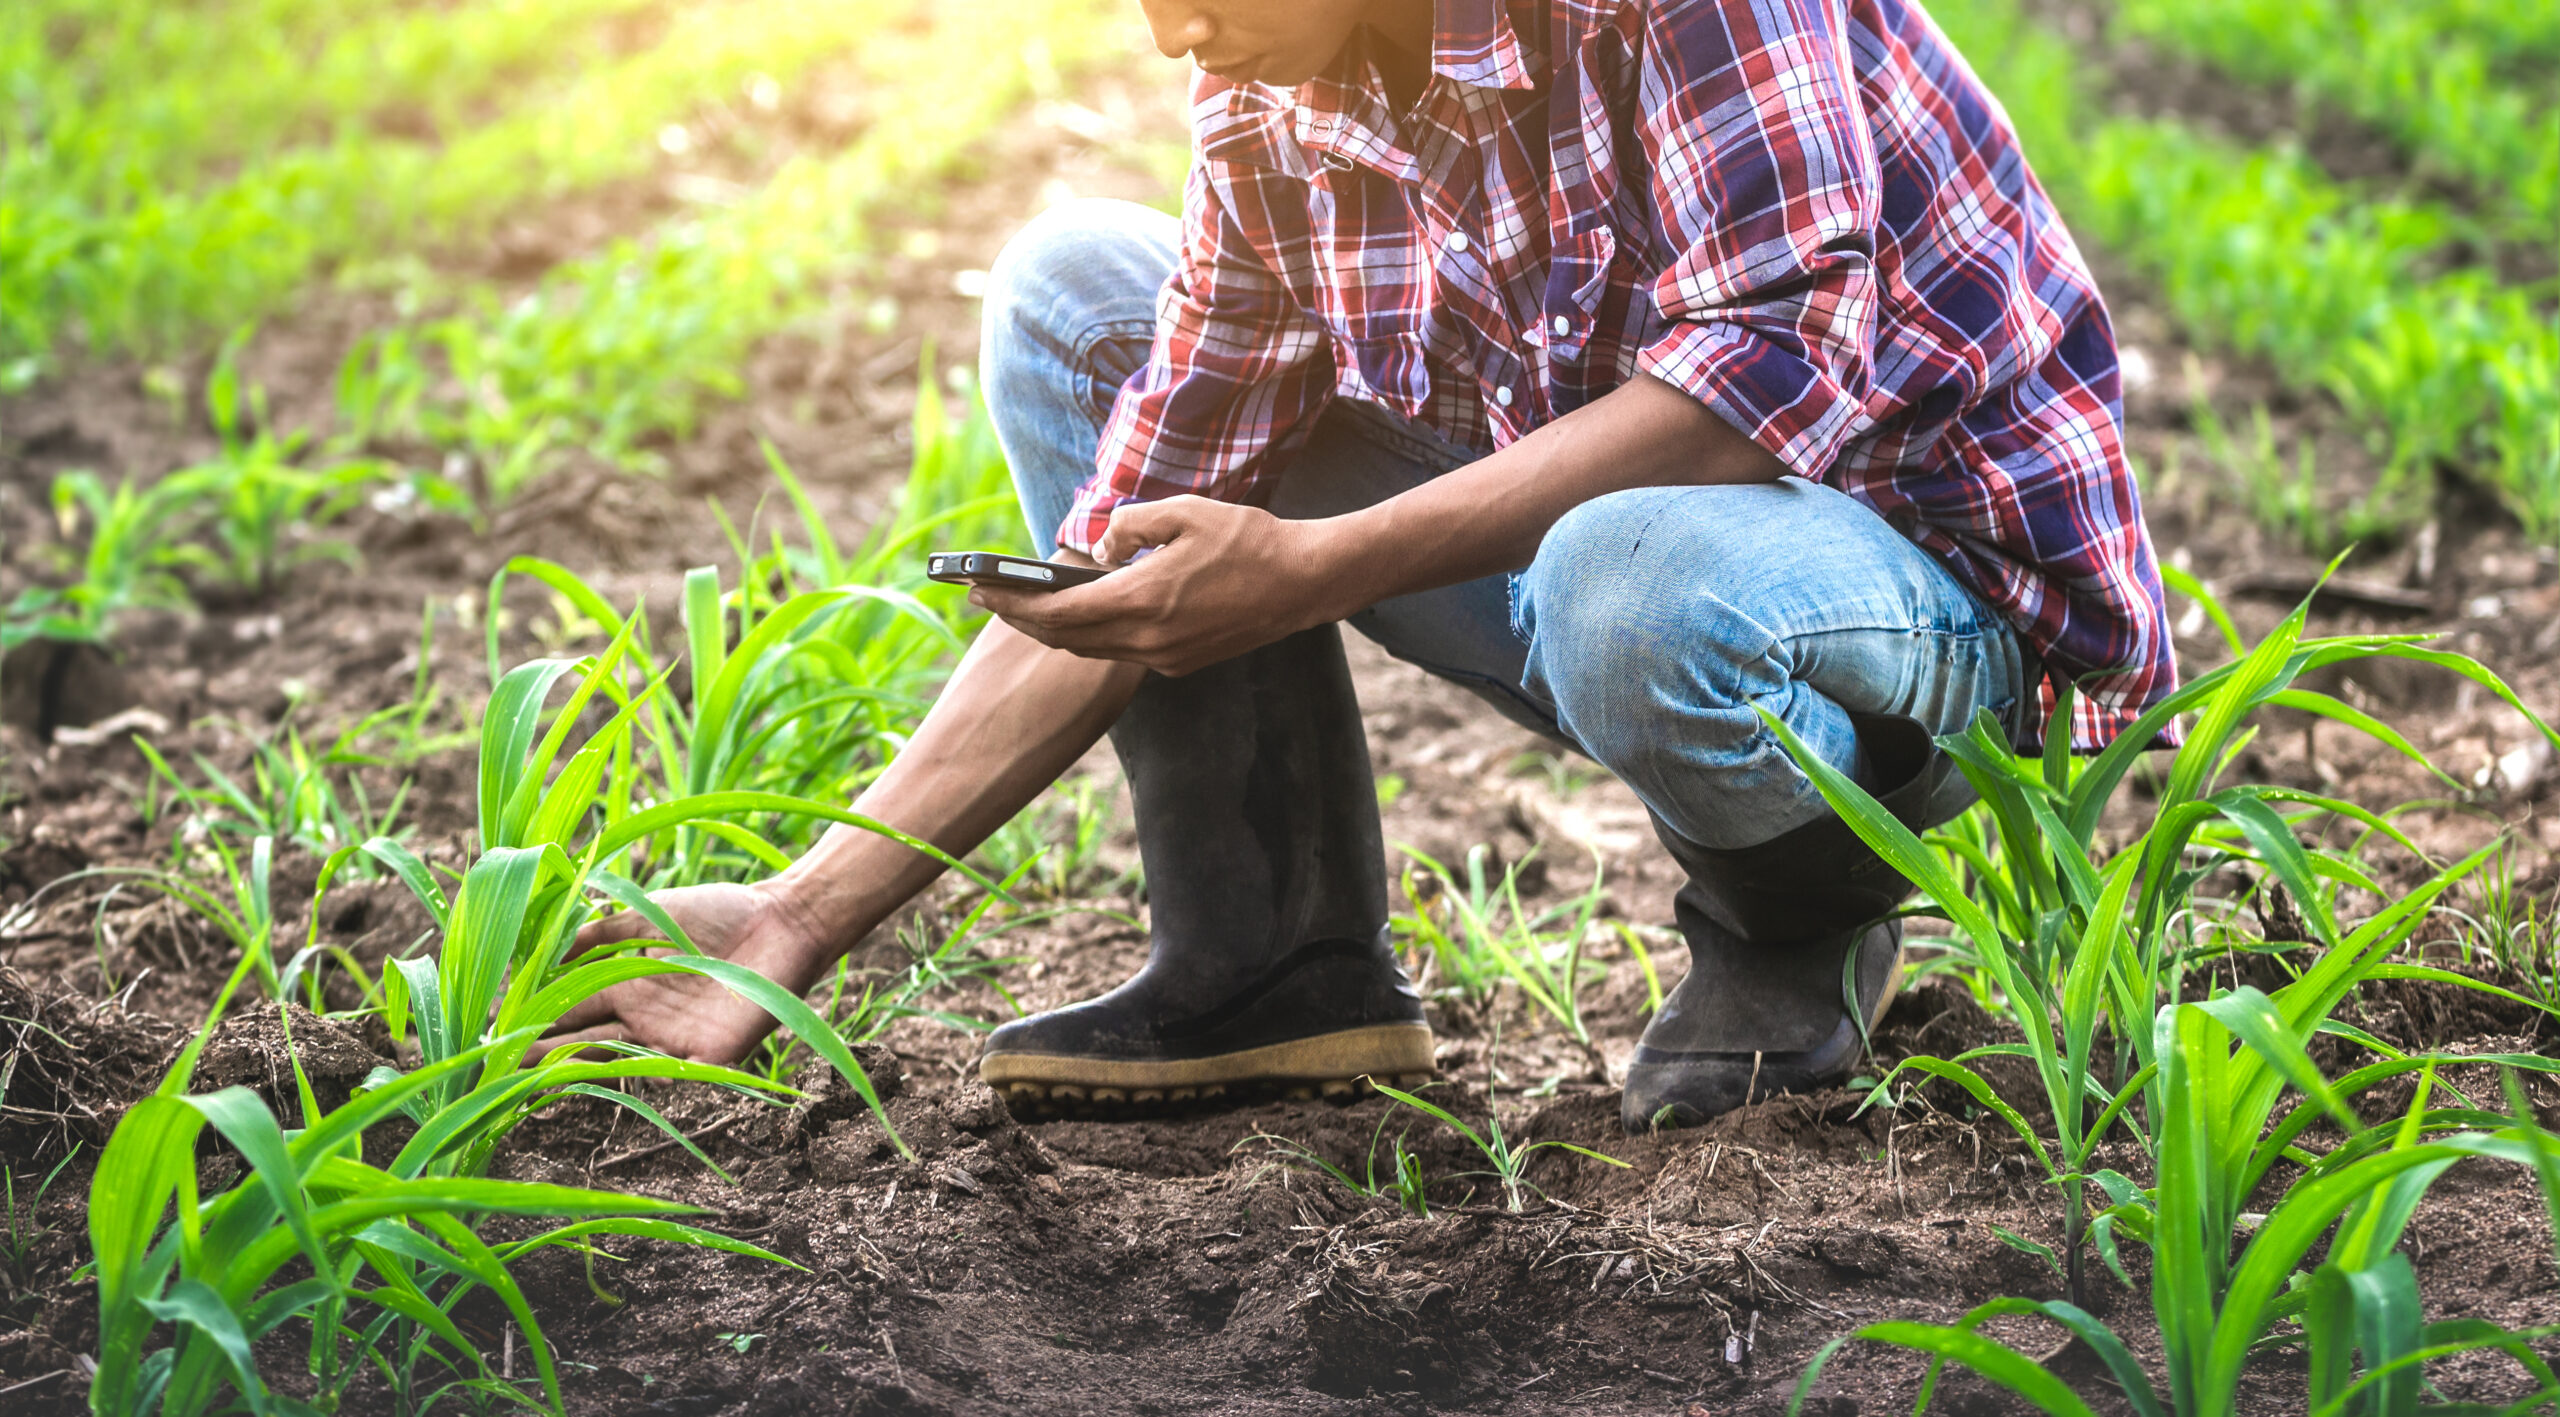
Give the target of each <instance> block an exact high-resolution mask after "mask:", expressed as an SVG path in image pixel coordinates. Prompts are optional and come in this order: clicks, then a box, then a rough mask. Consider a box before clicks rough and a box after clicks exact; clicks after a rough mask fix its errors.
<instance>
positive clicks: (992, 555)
mask: <svg viewBox="0 0 2560 1417" xmlns="http://www.w3.org/2000/svg"><path fill="white" fill-rule="evenodd" d="M924 573H925V575H926V577H927V578H928V579H931V580H937V581H941V582H943V583H944V584H946V585H986V586H1009V587H1011V588H1013V589H1015V590H1065V589H1066V588H1067V587H1069V586H1078V585H1083V584H1085V583H1087V582H1088V581H1098V580H1100V579H1102V576H1103V573H1102V572H1100V571H1098V570H1095V569H1093V568H1091V567H1089V566H1069V565H1064V564H1062V563H1060V562H1056V561H1035V560H1033V559H1031V558H1030V557H1028V556H1007V555H1005V554H1004V553H1003V552H1000V551H937V552H935V553H934V554H932V555H930V556H928V557H926V558H925V563H924Z"/></svg>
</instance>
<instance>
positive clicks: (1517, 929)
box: [1394, 845, 1653, 1049]
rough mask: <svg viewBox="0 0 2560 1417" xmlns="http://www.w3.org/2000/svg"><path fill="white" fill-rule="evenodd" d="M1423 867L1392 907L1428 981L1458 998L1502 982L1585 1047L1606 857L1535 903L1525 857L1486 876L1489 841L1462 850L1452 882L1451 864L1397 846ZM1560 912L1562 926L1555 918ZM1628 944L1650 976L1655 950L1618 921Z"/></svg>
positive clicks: (1484, 994)
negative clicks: (1585, 881)
mask: <svg viewBox="0 0 2560 1417" xmlns="http://www.w3.org/2000/svg"><path fill="white" fill-rule="evenodd" d="M1401 849H1402V850H1403V851H1404V853H1405V855H1407V856H1409V857H1411V858H1413V860H1414V862H1416V863H1418V864H1419V865H1420V866H1421V867H1422V869H1423V870H1424V871H1425V872H1426V873H1427V874H1426V875H1424V876H1422V877H1420V878H1417V877H1416V876H1415V874H1414V869H1413V867H1412V866H1410V865H1408V866H1407V867H1406V868H1405V872H1404V892H1405V898H1406V899H1407V900H1409V901H1411V902H1413V913H1412V914H1409V915H1399V916H1397V917H1395V921H1394V925H1395V931H1396V934H1397V936H1398V937H1399V940H1400V942H1401V945H1402V948H1403V949H1404V950H1406V951H1408V952H1411V953H1414V954H1417V955H1420V956H1421V959H1420V960H1418V961H1417V962H1416V968H1415V973H1416V975H1417V976H1418V977H1421V978H1423V979H1424V980H1425V981H1426V987H1428V982H1429V981H1430V980H1431V977H1432V976H1434V975H1436V976H1437V979H1438V980H1439V981H1445V983H1444V984H1443V987H1445V988H1446V989H1448V990H1450V991H1452V992H1455V993H1456V994H1458V995H1459V996H1460V997H1462V998H1466V999H1469V1000H1475V1001H1482V1000H1485V999H1489V998H1491V997H1492V995H1493V993H1494V991H1495V990H1496V989H1498V988H1499V987H1501V985H1503V984H1504V983H1506V982H1508V983H1509V984H1511V985H1512V986H1513V987H1514V988H1517V989H1518V990H1519V991H1520V994H1521V996H1522V997H1523V998H1526V999H1527V1000H1528V1001H1529V1002H1530V1003H1532V1004H1534V1005H1536V1006H1537V1007H1538V1008H1539V1009H1540V1010H1542V1011H1543V1012H1545V1013H1546V1014H1547V1016H1548V1017H1550V1018H1552V1019H1554V1020H1555V1021H1556V1022H1557V1023H1558V1024H1560V1025H1561V1026H1562V1027H1563V1028H1564V1031H1565V1032H1566V1033H1567V1034H1568V1035H1570V1036H1571V1037H1572V1039H1573V1041H1574V1042H1576V1043H1578V1044H1581V1045H1582V1046H1583V1047H1584V1048H1585V1049H1588V1048H1590V1047H1591V1030H1590V1028H1589V1026H1588V1025H1586V1024H1585V1023H1584V1022H1583V1018H1582V988H1583V986H1584V985H1585V984H1588V983H1591V982H1592V981H1594V980H1596V979H1599V978H1601V977H1603V976H1605V975H1606V974H1607V968H1606V966H1604V965H1602V964H1600V963H1599V962H1598V961H1597V960H1592V959H1589V958H1587V957H1586V956H1585V955H1584V954H1583V948H1584V942H1585V941H1586V940H1588V939H1589V938H1590V935H1591V930H1592V925H1593V917H1594V916H1596V915H1597V914H1598V913H1599V909H1600V897H1601V894H1602V866H1601V864H1600V859H1599V856H1598V854H1597V853H1594V854H1593V856H1592V863H1591V888H1590V889H1589V890H1586V891H1584V892H1583V893H1582V894H1580V895H1578V896H1575V897H1574V898H1572V899H1571V900H1567V901H1564V902H1562V903H1560V904H1557V905H1551V906H1548V907H1547V908H1546V909H1544V910H1539V911H1531V910H1530V909H1529V908H1528V907H1527V906H1525V905H1523V904H1522V903H1521V900H1520V868H1521V867H1522V866H1523V865H1524V864H1526V860H1525V858H1524V859H1523V860H1522V861H1515V862H1512V863H1511V864H1510V865H1508V866H1506V867H1504V868H1503V872H1502V880H1501V882H1500V883H1499V884H1498V885H1497V884H1492V883H1490V882H1489V881H1488V879H1487V877H1488V874H1489V873H1488V870H1487V866H1488V863H1489V862H1490V861H1491V859H1492V855H1493V849H1492V848H1491V847H1489V846H1484V845H1478V846H1476V847H1474V848H1472V849H1470V850H1469V851H1468V852H1467V885H1466V889H1465V890H1464V891H1461V890H1459V889H1458V885H1457V882H1456V880H1455V878H1454V877H1453V876H1452V875H1451V873H1450V871H1449V869H1448V868H1447V867H1445V866H1443V865H1441V864H1440V863H1439V862H1437V861H1434V860H1432V859H1431V858H1430V857H1428V856H1425V855H1423V854H1422V853H1421V852H1419V851H1416V850H1414V849H1413V848H1412V847H1410V846H1407V847H1403V848H1401ZM1559 921H1561V922H1563V924H1562V926H1561V927H1560V928H1559V926H1558V923H1557V922H1559ZM1620 935H1621V938H1622V939H1624V940H1625V941H1626V943H1627V946H1628V949H1629V951H1630V952H1631V953H1633V954H1634V955H1635V956H1636V957H1637V959H1638V960H1639V962H1640V963H1641V964H1642V965H1643V967H1644V971H1645V974H1646V977H1647V978H1648V979H1650V978H1651V977H1652V976H1653V966H1652V960H1651V957H1650V956H1649V955H1647V954H1646V952H1645V948H1644V945H1643V944H1642V942H1640V941H1639V940H1638V939H1637V938H1636V936H1635V934H1634V932H1632V931H1623V930H1622V931H1621V932H1620Z"/></svg>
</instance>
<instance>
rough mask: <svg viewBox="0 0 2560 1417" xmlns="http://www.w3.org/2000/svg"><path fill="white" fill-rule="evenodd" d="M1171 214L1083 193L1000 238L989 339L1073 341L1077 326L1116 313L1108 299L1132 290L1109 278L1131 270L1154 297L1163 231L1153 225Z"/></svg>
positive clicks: (992, 275)
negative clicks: (1006, 238) (1025, 337)
mask: <svg viewBox="0 0 2560 1417" xmlns="http://www.w3.org/2000/svg"><path fill="white" fill-rule="evenodd" d="M1170 220H1171V218H1169V217H1166V216H1165V215H1164V214H1163V213H1161V212H1158V211H1155V210H1153V209H1152V208H1148V207H1142V206H1139V205H1138V204H1136V203H1134V202H1123V201H1115V200H1112V199H1109V198H1103V197H1080V198H1077V199H1075V200H1073V201H1068V202H1061V203H1059V204H1058V205H1056V206H1054V207H1051V208H1049V209H1048V210H1047V211H1044V212H1042V213H1040V214H1039V215H1038V216H1036V217H1033V218H1032V219H1031V220H1030V221H1029V222H1028V223H1026V224H1024V226H1023V228H1022V230H1020V231H1018V232H1015V233H1014V235H1013V239H1011V240H1009V241H1007V242H1005V244H1004V249H1003V250H1001V251H999V252H997V253H996V259H995V261H994V263H993V264H992V265H991V266H989V267H988V270H987V293H986V308H985V319H986V331H985V333H986V342H987V345H988V347H989V349H990V351H993V350H994V348H995V346H996V345H998V344H999V343H1000V342H1002V341H1005V340H1008V339H1013V338H1019V337H1021V336H1023V335H1026V334H1027V335H1030V336H1032V337H1033V338H1035V339H1041V338H1043V337H1045V341H1044V342H1071V341H1072V340H1074V339H1075V338H1076V332H1077V329H1078V327H1080V326H1089V325H1093V324H1096V323H1101V322H1104V321H1107V320H1109V319H1110V318H1113V317H1114V315H1116V314H1118V313H1119V312H1117V311H1114V310H1112V309H1110V306H1111V305H1112V304H1113V298H1114V297H1118V298H1119V299H1120V300H1121V301H1122V302H1123V303H1125V300H1126V298H1127V296H1128V294H1130V293H1131V292H1126V291H1119V290H1115V289H1111V287H1113V286H1115V285H1118V284H1128V283H1130V282H1127V281H1121V282H1114V281H1112V280H1110V279H1108V277H1109V276H1110V275H1111V274H1114V273H1122V272H1127V273H1130V274H1131V275H1132V276H1133V277H1134V278H1135V280H1137V281H1142V282H1143V283H1144V285H1145V293H1146V296H1147V298H1148V299H1149V300H1150V301H1152V298H1153V293H1154V289H1155V287H1156V286H1157V285H1158V284H1161V282H1162V275H1161V274H1160V272H1161V271H1162V270H1163V269H1164V268H1165V261H1164V254H1163V249H1162V248H1163V245H1164V241H1165V237H1164V234H1163V233H1162V232H1161V231H1159V230H1157V229H1156V228H1158V227H1160V226H1161V225H1162V224H1164V223H1165V222H1167V221H1170Z"/></svg>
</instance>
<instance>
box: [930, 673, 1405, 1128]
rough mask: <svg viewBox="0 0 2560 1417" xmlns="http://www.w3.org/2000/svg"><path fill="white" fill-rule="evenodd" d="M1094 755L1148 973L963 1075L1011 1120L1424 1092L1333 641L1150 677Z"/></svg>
mask: <svg viewBox="0 0 2560 1417" xmlns="http://www.w3.org/2000/svg"><path fill="white" fill-rule="evenodd" d="M1111 744H1112V747H1113V748H1115V749H1117V750H1118V752H1119V754H1120V765H1121V768H1122V769H1123V770H1124V771H1125V772H1126V773H1127V774H1128V779H1129V792H1130V796H1131V798H1132V799H1133V800H1134V802H1135V804H1136V809H1137V826H1138V854H1139V856H1140V858H1141V859H1142V860H1143V861H1144V862H1145V864H1146V871H1147V899H1148V903H1149V906H1150V909H1151V927H1150V932H1149V934H1150V945H1151V948H1150V951H1149V953H1148V956H1147V963H1146V967H1145V968H1144V969H1141V970H1140V971H1138V974H1137V977H1136V978H1133V979H1131V980H1130V981H1129V982H1128V983H1126V984H1123V985H1121V986H1120V987H1119V988H1117V989H1114V990H1112V991H1111V992H1110V993H1108V994H1105V995H1103V996H1102V997H1100V998H1098V999H1090V1000H1087V1001H1085V1002H1083V1003H1080V1004H1071V1005H1068V1006H1067V1007H1065V1008H1062V1009H1056V1010H1052V1011H1050V1012H1048V1013H1044V1014H1036V1015H1033V1016H1032V1017H1030V1018H1024V1019H1016V1020H1015V1021H1013V1022H1011V1023H1008V1024H1005V1025H1004V1026H1002V1027H1000V1028H998V1029H997V1030H996V1031H995V1032H994V1033H992V1034H990V1035H989V1036H988V1038H987V1042H986V1049H985V1052H984V1053H983V1054H982V1055H981V1056H980V1058H979V1063H978V1071H979V1076H981V1077H983V1078H985V1079H986V1081H987V1083H988V1085H989V1086H991V1087H993V1088H995V1090H996V1091H997V1092H998V1093H999V1094H1001V1095H1002V1096H1004V1097H1005V1099H1006V1100H1007V1101H1008V1102H1010V1103H1011V1104H1013V1106H1014V1107H1015V1109H1016V1110H1017V1111H1028V1112H1038V1111H1043V1110H1086V1109H1105V1110H1107V1109H1112V1108H1117V1107H1146V1106H1150V1105H1170V1104H1176V1103H1186V1102H1200V1101H1208V1100H1213V1099H1217V1098H1221V1097H1241V1096H1245V1095H1251V1094H1255V1093H1261V1092H1270V1091H1283V1092H1296V1091H1300V1090H1304V1091H1305V1092H1307V1093H1309V1094H1311V1095H1312V1094H1313V1093H1316V1092H1319V1091H1321V1092H1323V1093H1326V1094H1328V1095H1347V1094H1349V1093H1351V1092H1353V1091H1354V1090H1355V1088H1356V1086H1357V1080H1358V1079H1360V1078H1362V1077H1364V1076H1365V1077H1374V1078H1377V1079H1380V1080H1382V1081H1392V1080H1396V1079H1406V1080H1410V1081H1414V1082H1419V1081H1422V1080H1423V1079H1424V1078H1426V1077H1427V1076H1428V1075H1429V1074H1430V1072H1431V1068H1432V1061H1431V1054H1432V1037H1431V1028H1430V1025H1428V1024H1427V1023H1425V1022H1424V1021H1423V1015H1422V1000H1421V997H1420V995H1419V994H1418V993H1416V991H1415V990H1414V987H1413V984H1412V981H1410V980H1408V979H1407V978H1406V977H1405V974H1404V970H1403V968H1402V967H1401V966H1399V965H1398V964H1397V962H1396V956H1395V950H1394V947H1393V945H1392V943H1391V942H1390V940H1389V937H1388V933H1387V879H1386V853H1385V850H1384V848H1383V846H1382V844H1381V842H1380V839H1379V829H1378V794H1377V787H1376V784H1375V783H1374V782H1373V781H1372V780H1371V778H1370V771H1369V743H1368V738H1367V735H1366V733H1365V732H1364V730H1363V729H1362V727H1361V723H1360V704H1359V700H1358V699H1357V698H1356V697H1355V696H1354V694H1353V692H1352V688H1351V671H1350V667H1349V666H1348V665H1347V664H1346V663H1345V662H1344V660H1343V656H1342V639H1341V635H1340V633H1339V632H1338V631H1337V630H1336V629H1335V627H1333V626H1331V625H1323V626H1318V627H1317V628H1315V629H1312V630H1306V631H1303V632H1301V633H1299V634H1295V635H1292V636H1290V637H1289V638H1287V639H1285V640H1281V641H1280V642H1278V643H1276V644H1272V645H1266V646H1264V647H1263V648H1261V649H1258V650H1254V651H1252V652H1251V653H1248V654H1243V655H1239V656H1237V657H1236V658H1234V659H1231V660H1228V661H1226V662H1225V663H1223V664H1217V665H1213V666H1211V667H1209V668H1207V669H1203V670H1201V671H1199V672H1198V673H1195V674H1190V675H1186V676H1184V677H1182V678H1178V679H1173V678H1165V677H1163V676H1161V675H1150V676H1148V679H1147V682H1146V684H1145V685H1144V686H1143V687H1142V688H1140V689H1139V690H1138V694H1137V697H1136V698H1134V699H1132V700H1131V701H1130V703H1129V707H1128V709H1127V710H1126V711H1125V712H1123V713H1122V714H1121V716H1120V720H1119V722H1118V723H1117V724H1115V725H1113V727H1112V729H1111Z"/></svg>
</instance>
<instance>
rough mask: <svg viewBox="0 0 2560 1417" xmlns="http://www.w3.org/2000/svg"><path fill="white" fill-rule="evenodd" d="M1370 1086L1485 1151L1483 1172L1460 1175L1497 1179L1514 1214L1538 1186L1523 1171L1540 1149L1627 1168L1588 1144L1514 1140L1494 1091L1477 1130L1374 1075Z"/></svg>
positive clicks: (1505, 1200)
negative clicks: (1495, 1105)
mask: <svg viewBox="0 0 2560 1417" xmlns="http://www.w3.org/2000/svg"><path fill="white" fill-rule="evenodd" d="M1369 1085H1370V1086H1372V1087H1374V1088H1376V1089H1377V1090H1378V1091H1379V1092H1381V1093H1383V1094H1385V1095H1386V1096H1387V1097H1390V1098H1393V1099H1394V1100H1395V1101H1397V1102H1399V1103H1402V1104H1403V1105H1405V1106H1407V1107H1410V1108H1412V1109H1413V1110H1415V1111H1417V1112H1420V1113H1422V1114H1423V1115H1424V1116H1426V1117H1433V1118H1436V1119H1438V1120H1439V1121H1440V1123H1441V1124H1442V1125H1444V1126H1446V1127H1448V1128H1449V1130H1451V1131H1453V1132H1456V1133H1457V1134H1458V1135H1460V1136H1462V1137H1465V1138H1466V1139H1467V1140H1468V1142H1469V1143H1471V1144H1473V1145H1474V1147H1475V1149H1476V1150H1477V1151H1479V1152H1481V1153H1483V1155H1484V1160H1485V1166H1486V1167H1487V1169H1486V1170H1483V1171H1461V1172H1459V1173H1458V1174H1459V1175H1460V1176H1483V1177H1486V1178H1488V1179H1490V1180H1493V1181H1495V1182H1498V1183H1499V1184H1500V1185H1501V1187H1502V1197H1503V1203H1504V1204H1505V1205H1506V1206H1508V1207H1509V1208H1510V1210H1511V1213H1512V1214H1514V1215H1517V1214H1519V1213H1520V1212H1521V1211H1522V1210H1524V1209H1526V1208H1527V1201H1526V1198H1525V1195H1524V1193H1525V1192H1527V1191H1533V1190H1536V1189H1537V1187H1535V1186H1532V1185H1530V1184H1529V1182H1528V1181H1527V1180H1526V1179H1524V1175H1523V1173H1525V1172H1526V1171H1527V1170H1528V1169H1529V1162H1530V1161H1531V1160H1532V1159H1533V1158H1535V1157H1536V1156H1537V1154H1538V1153H1539V1152H1541V1151H1549V1150H1554V1151H1569V1152H1572V1153H1573V1154H1574V1155H1576V1156H1585V1157H1589V1158H1590V1159H1591V1160H1593V1161H1600V1162H1605V1163H1607V1164H1609V1165H1611V1166H1617V1167H1624V1166H1625V1165H1626V1164H1627V1163H1626V1162H1623V1161H1620V1160H1619V1159H1618V1158H1616V1157H1614V1156H1608V1155H1604V1154H1602V1153H1600V1152H1597V1151H1593V1150H1592V1149H1591V1148H1589V1147H1587V1146H1578V1145H1576V1144H1574V1143H1572V1142H1569V1141H1535V1142H1530V1143H1529V1144H1528V1145H1526V1146H1522V1145H1520V1144H1519V1143H1517V1142H1514V1141H1512V1140H1511V1139H1510V1138H1509V1137H1507V1136H1504V1135H1503V1133H1502V1117H1501V1114H1500V1113H1499V1112H1498V1111H1497V1110H1495V1109H1494V1108H1493V1107H1492V1105H1491V1094H1487V1106H1486V1109H1485V1118H1484V1130H1482V1131H1478V1130H1476V1129H1475V1128H1474V1127H1471V1126H1468V1125H1467V1124H1466V1123H1464V1122H1461V1121H1459V1120H1458V1119H1457V1118H1456V1117H1455V1116H1452V1115H1451V1114H1450V1113H1449V1111H1448V1110H1447V1109H1446V1108H1443V1107H1441V1106H1440V1105H1438V1104H1437V1103H1434V1102H1430V1101H1427V1100H1425V1099H1423V1098H1420V1097H1417V1096H1415V1095H1414V1094H1412V1093H1410V1092H1406V1091H1404V1090H1402V1089H1400V1088H1394V1087H1389V1086H1388V1085H1387V1084H1385V1083H1382V1082H1379V1081H1378V1080H1377V1079H1375V1078H1371V1079H1370V1080H1369Z"/></svg>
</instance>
